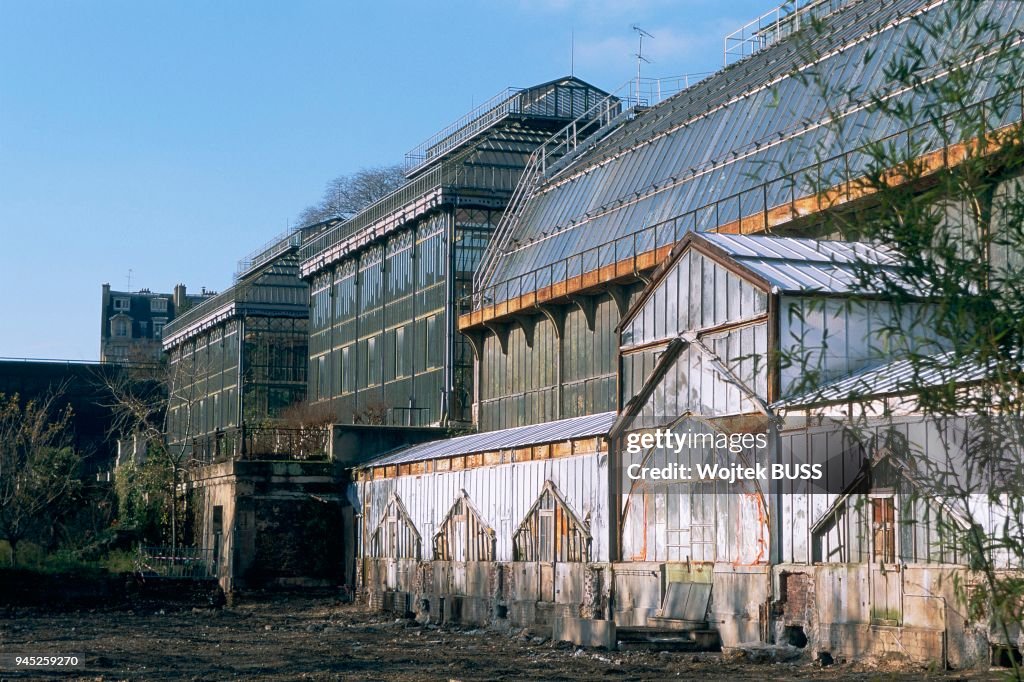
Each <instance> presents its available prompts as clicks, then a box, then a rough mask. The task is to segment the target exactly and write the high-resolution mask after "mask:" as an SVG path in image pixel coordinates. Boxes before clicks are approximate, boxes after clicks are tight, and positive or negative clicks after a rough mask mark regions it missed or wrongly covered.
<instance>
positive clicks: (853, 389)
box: [772, 353, 987, 409]
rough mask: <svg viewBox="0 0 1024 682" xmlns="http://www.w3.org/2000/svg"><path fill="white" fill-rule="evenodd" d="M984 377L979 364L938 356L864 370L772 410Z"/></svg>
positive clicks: (971, 381)
mask: <svg viewBox="0 0 1024 682" xmlns="http://www.w3.org/2000/svg"><path fill="white" fill-rule="evenodd" d="M915 365H916V366H915ZM986 376H987V371H986V369H985V368H984V367H983V366H981V365H980V364H977V363H971V362H964V361H960V362H957V361H956V358H955V356H954V355H953V354H952V353H939V354H937V355H934V356H932V357H930V358H925V359H923V360H921V361H920V362H916V363H915V362H912V361H911V360H909V359H903V360H896V361H893V362H889V363H886V364H884V365H880V366H876V367H870V368H867V369H863V370H861V371H859V372H855V373H853V374H851V375H849V376H846V377H844V378H842V379H838V380H836V381H833V382H830V383H827V384H825V385H824V386H821V387H820V388H817V389H814V390H811V391H808V392H806V393H802V394H800V395H798V396H794V397H791V398H785V399H783V400H780V401H778V402H776V403H774V404H773V405H772V409H779V408H782V409H786V408H794V407H804V406H811V405H816V404H827V403H839V402H847V401H850V400H859V399H862V398H871V397H881V396H887V395H898V394H905V393H913V392H914V391H917V390H920V389H922V388H933V387H936V386H942V385H945V384H951V383H952V384H970V383H974V382H978V381H982V380H984V379H985V377H986Z"/></svg>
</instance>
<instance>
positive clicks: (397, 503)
mask: <svg viewBox="0 0 1024 682" xmlns="http://www.w3.org/2000/svg"><path fill="white" fill-rule="evenodd" d="M391 509H394V510H395V511H397V512H398V518H399V520H401V521H402V524H403V525H404V526H405V530H406V531H408V532H411V534H412V538H413V540H415V543H416V547H415V554H416V556H414V557H411V558H413V559H416V560H417V561H418V560H419V559H420V558H421V557H422V556H423V550H422V547H423V539H422V538H421V537H420V532H419V531H418V530H416V524H415V523H413V520H412V518H411V517H410V516H409V512H408V510H407V509H406V508H405V504H403V503H402V498H400V497H399V496H398V493H395V492H392V493H391V499H390V500H389V501H388V503H387V505H386V506H385V507H384V511H383V512H382V513H381V517H380V520H378V521H377V526H376V527H375V528H374V530H373V534H372V535H371V536H370V544H371V551H372V549H373V545H374V544H375V543H376V545H377V547H378V548H379V547H380V546H381V545H380V539H379V538H380V537H381V536H382V535H383V533H382V531H384V530H386V529H385V524H386V523H387V520H388V516H389V513H388V512H389V510H391ZM389 558H403V557H389Z"/></svg>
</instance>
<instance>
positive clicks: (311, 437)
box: [189, 425, 331, 466]
mask: <svg viewBox="0 0 1024 682" xmlns="http://www.w3.org/2000/svg"><path fill="white" fill-rule="evenodd" d="M330 436H331V429H330V427H329V426H307V427H286V426H248V425H242V426H241V427H232V428H228V429H224V430H221V431H217V432H216V433H212V434H208V435H205V436H199V437H196V438H192V439H191V440H190V441H189V445H190V446H191V448H192V463H193V464H195V465H197V466H205V465H207V464H213V463H215V462H226V461H230V460H235V461H267V462H279V461H282V462H283V461H290V462H323V461H327V460H328V458H329V454H330Z"/></svg>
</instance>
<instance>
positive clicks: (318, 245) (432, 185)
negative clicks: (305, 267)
mask: <svg viewBox="0 0 1024 682" xmlns="http://www.w3.org/2000/svg"><path fill="white" fill-rule="evenodd" d="M463 172H464V169H463V167H462V165H461V164H440V165H438V166H435V167H433V168H431V169H429V170H427V171H426V172H424V173H421V174H420V175H418V176H416V179H415V180H412V181H410V182H408V183H406V184H404V185H402V186H401V187H399V188H398V189H396V190H395V191H394V192H392V193H391V194H388V195H387V196H384V197H381V198H380V199H378V200H377V201H375V202H373V203H372V204H370V205H369V206H367V207H366V208H364V209H363V210H362V211H360V212H359V213H357V214H356V215H355V216H353V217H352V218H351V219H350V220H347V221H346V222H344V223H341V224H340V225H337V226H335V227H333V228H331V229H329V230H327V231H326V232H324V233H323V234H321V235H318V236H316V237H314V238H312V239H310V240H308V241H307V242H305V243H304V244H303V245H302V246H301V247H299V257H300V258H301V259H302V260H303V261H307V260H310V259H311V258H313V257H314V256H316V255H317V254H318V253H321V252H323V251H326V250H327V249H329V248H331V247H332V246H334V245H335V244H338V243H340V242H342V241H343V240H345V239H346V238H348V237H350V236H352V235H353V234H356V233H357V232H359V231H360V230H363V229H366V228H367V227H369V226H371V225H373V224H374V223H376V222H377V221H379V220H381V219H383V218H386V217H387V216H389V215H391V214H392V213H395V212H396V211H398V210H399V209H400V208H402V207H404V206H406V205H408V204H410V203H412V202H413V201H415V200H416V199H417V198H418V197H420V196H422V195H424V194H426V193H427V192H429V191H430V190H433V189H436V188H438V187H446V186H450V185H452V184H454V183H455V182H457V181H458V179H459V178H460V177H461V176H462V174H463Z"/></svg>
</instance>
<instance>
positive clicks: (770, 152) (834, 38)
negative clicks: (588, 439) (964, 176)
mask: <svg viewBox="0 0 1024 682" xmlns="http://www.w3.org/2000/svg"><path fill="white" fill-rule="evenodd" d="M948 4H950V3H947V2H946V0H930V1H926V0H895V1H893V2H888V3H879V2H854V3H851V4H850V5H849V6H847V7H845V8H843V9H841V10H839V11H837V12H836V13H834V14H833V15H831V16H830V17H829V18H828V19H827V22H828V25H829V26H828V30H827V31H826V32H824V33H823V34H822V35H820V36H815V37H813V38H812V39H811V45H810V46H811V47H812V48H813V49H814V50H815V51H816V53H817V54H818V55H820V56H819V57H818V58H817V59H816V60H815V61H814V62H813V63H809V62H807V58H806V56H805V51H804V50H802V49H801V48H800V45H799V44H798V42H797V41H794V40H783V41H780V42H779V43H777V44H775V45H772V46H771V47H768V48H766V49H765V50H763V51H762V52H760V53H758V54H757V55H755V56H753V57H751V58H749V59H746V60H744V61H743V62H740V63H738V64H736V65H734V66H731V67H728V68H726V69H724V70H723V71H721V72H719V73H718V74H716V75H715V76H712V77H711V78H709V79H707V80H705V81H703V82H702V83H700V84H698V85H696V86H694V87H691V88H689V89H688V90H685V91H684V92H682V93H681V94H679V95H677V96H676V97H673V98H670V99H669V100H666V101H665V102H663V103H662V104H660V105H658V106H656V107H653V108H652V109H650V110H649V111H647V112H646V113H644V114H643V115H641V116H639V117H637V118H636V119H635V120H633V121H631V122H628V123H626V124H624V125H622V126H621V127H620V128H619V129H617V130H616V131H614V132H612V133H611V134H609V135H608V136H607V137H605V138H604V139H602V140H601V141H600V142H599V143H598V144H597V147H596V149H594V150H593V151H592V152H590V153H588V154H587V156H586V159H580V160H578V161H577V162H576V163H575V164H574V165H573V166H571V167H570V168H569V169H567V171H566V172H564V173H560V174H555V175H554V176H552V177H551V178H549V179H547V180H546V182H545V183H544V184H543V186H542V187H540V188H538V189H537V190H536V191H534V192H533V194H532V195H531V198H530V201H529V202H528V204H529V205H528V206H526V207H525V208H524V210H523V211H522V216H521V218H520V219H519V222H518V225H517V226H515V228H514V232H515V233H514V235H513V238H512V239H511V240H509V242H508V246H507V247H506V248H505V249H504V251H503V252H502V253H501V254H500V258H499V260H500V263H499V264H498V266H497V267H496V268H495V270H494V273H493V275H492V276H491V277H490V279H489V281H488V282H482V283H481V287H478V288H481V290H483V289H486V290H487V293H486V295H483V294H482V295H481V296H480V297H479V301H478V305H479V303H480V302H483V301H486V300H490V301H499V300H501V299H502V296H503V295H505V296H509V297H514V296H517V295H521V294H522V293H524V291H522V289H523V288H524V287H526V286H529V281H532V280H538V281H539V280H542V279H543V278H542V277H540V276H539V275H534V276H533V277H532V280H531V278H530V275H531V274H533V273H538V272H540V271H541V270H543V269H545V268H549V267H552V266H553V265H554V264H556V263H561V262H563V261H566V260H567V259H573V258H577V259H578V258H581V257H584V256H590V253H589V252H590V250H592V249H594V248H595V247H597V246H599V245H601V244H608V243H610V242H616V240H622V239H624V238H625V237H628V236H629V235H631V234H635V233H637V232H638V231H643V230H645V229H648V228H649V227H650V226H651V225H658V224H662V223H664V222H666V221H670V220H672V219H673V217H676V216H681V215H684V214H686V213H687V212H688V211H691V210H694V207H700V206H704V205H705V204H706V201H707V197H715V198H719V197H729V198H732V199H734V201H730V202H725V203H721V204H719V203H716V204H715V205H714V206H708V210H707V211H706V212H705V213H704V214H702V215H697V216H694V220H693V221H692V222H693V223H694V225H693V227H692V229H696V230H706V229H714V227H715V226H716V225H722V224H725V223H729V222H731V221H734V220H739V219H740V218H742V217H744V216H745V215H747V214H752V213H755V212H761V211H768V210H769V209H770V208H772V207H775V206H781V205H784V204H786V203H787V202H788V201H789V200H791V198H792V195H793V192H794V187H793V182H794V179H793V178H789V177H786V178H783V177H782V176H781V175H780V169H783V170H784V169H793V168H804V167H805V166H806V165H807V164H806V159H807V158H815V159H826V162H823V163H822V164H821V166H822V167H821V168H820V169H818V170H819V172H820V173H821V174H822V177H823V178H828V177H831V175H832V174H835V173H837V172H840V171H842V170H845V171H846V174H847V176H850V173H851V172H852V173H853V174H854V175H856V174H857V170H858V169H859V168H860V167H861V165H863V164H864V163H866V159H867V158H868V156H867V155H865V154H854V155H852V156H851V155H850V154H849V152H850V151H851V150H856V149H861V148H862V147H863V146H864V145H865V144H867V143H870V142H873V141H875V140H880V139H886V138H887V137H889V136H891V135H894V134H899V133H901V132H902V131H904V130H905V129H906V122H900V121H895V120H892V119H891V118H886V117H884V116H883V114H881V113H879V112H877V111H875V110H872V109H871V108H869V107H868V106H867V105H866V103H865V101H862V100H866V99H867V98H868V96H869V95H870V94H872V93H875V94H877V93H882V94H883V96H886V95H885V93H888V96H892V97H899V98H902V99H903V100H904V101H906V102H908V103H913V109H914V110H915V111H917V110H920V109H922V108H923V107H919V106H917V104H919V103H920V102H918V101H917V100H919V99H920V98H921V97H923V95H922V94H921V93H920V92H918V91H917V90H910V91H906V92H903V91H896V90H894V89H893V85H892V83H890V82H889V81H888V80H887V77H886V69H885V65H886V64H887V63H889V62H890V60H891V59H892V58H893V57H895V56H898V55H899V51H900V49H901V47H900V46H902V45H906V44H907V43H908V42H909V41H911V40H917V41H921V42H927V40H928V36H927V34H926V31H925V29H926V28H928V26H927V25H926V24H927V22H929V21H932V19H933V18H934V19H935V20H941V19H942V16H941V15H942V12H941V11H940V10H941V8H942V7H943V6H945V5H948ZM978 7H979V8H980V9H979V11H992V12H994V13H999V16H1000V30H1003V31H1014V30H1019V29H1020V28H1021V27H1022V26H1024V6H1022V5H1021V4H1020V3H1006V2H1002V1H1001V0H986V1H985V2H982V3H979V4H978ZM956 47H957V46H955V45H950V46H948V48H945V49H948V50H950V51H952V50H955V49H956ZM869 53H870V54H873V58H872V59H871V60H869V61H868V62H867V63H865V55H866V54H869ZM808 68H815V69H816V70H817V71H819V72H821V73H822V74H823V75H825V76H827V77H828V78H829V79H830V83H829V87H831V88H842V87H843V85H844V84H849V83H857V84H858V92H859V93H861V95H862V97H861V98H860V99H859V100H858V99H857V98H853V99H851V100H850V101H849V102H845V103H841V104H842V105H843V107H844V113H843V115H842V116H843V119H844V125H845V128H846V131H847V133H846V134H843V135H837V134H836V133H835V131H834V130H833V129H832V128H831V127H830V126H828V125H826V119H828V118H829V117H830V110H831V109H832V108H833V107H834V106H835V105H836V104H837V103H836V102H829V101H825V99H824V98H823V97H822V96H821V95H820V94H818V93H816V92H815V91H814V90H813V89H812V86H811V85H810V84H808V83H806V82H801V79H799V78H796V77H795V76H794V73H795V72H797V71H798V70H806V69H808ZM931 77H935V78H940V77H942V73H939V72H936V73H935V74H932V76H931ZM811 80H813V79H811ZM996 87H998V86H997V83H995V82H989V83H985V84H984V87H981V88H980V89H979V92H978V93H977V100H978V101H979V102H980V101H984V100H985V98H986V97H991V96H992V93H993V90H994V88H996ZM991 115H993V116H995V117H996V118H997V119H998V120H995V119H993V120H992V121H991V125H992V127H993V128H996V127H1000V126H1002V125H1006V124H1008V123H1011V122H1013V121H1017V120H1019V119H1020V116H1021V111H1020V107H1009V108H1008V109H1007V110H1006V111H1001V112H999V114H998V115H997V114H995V113H994V112H992V114H991ZM932 132H933V133H934V131H932ZM914 134H915V136H916V137H923V138H927V139H922V140H921V142H922V143H923V144H924V147H923V149H924V152H925V153H926V152H930V151H934V150H935V149H939V148H941V147H942V144H943V142H942V141H941V140H939V139H937V138H936V139H931V137H935V135H934V134H933V135H931V137H928V134H929V131H928V130H927V129H921V130H916V131H915V133H914ZM858 164H861V165H858ZM748 206H749V208H748ZM666 231H668V230H666ZM637 241H638V240H633V242H634V243H633V246H642V245H643V244H638V243H636V242H637ZM640 241H643V240H640ZM616 246H617V248H616V251H617V253H616V254H615V256H616V258H619V259H621V258H622V257H624V256H626V255H627V254H626V253H625V251H628V250H629V248H630V243H628V240H627V242H623V243H622V244H618V243H616ZM620 246H621V247H623V248H622V249H619V248H618V247H620ZM620 250H621V251H623V253H618V251H620ZM595 265H597V264H596V263H595ZM600 265H603V263H602V264H600ZM567 269H572V270H574V269H576V268H575V267H572V268H567ZM584 269H586V268H584ZM519 278H526V280H527V282H525V283H522V284H517V280H518V279H519ZM501 283H511V284H517V286H506V287H504V289H506V290H507V292H506V291H502V290H501V289H499V288H498V285H499V284H501ZM545 284H547V283H546V282H539V286H544V285H545Z"/></svg>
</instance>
